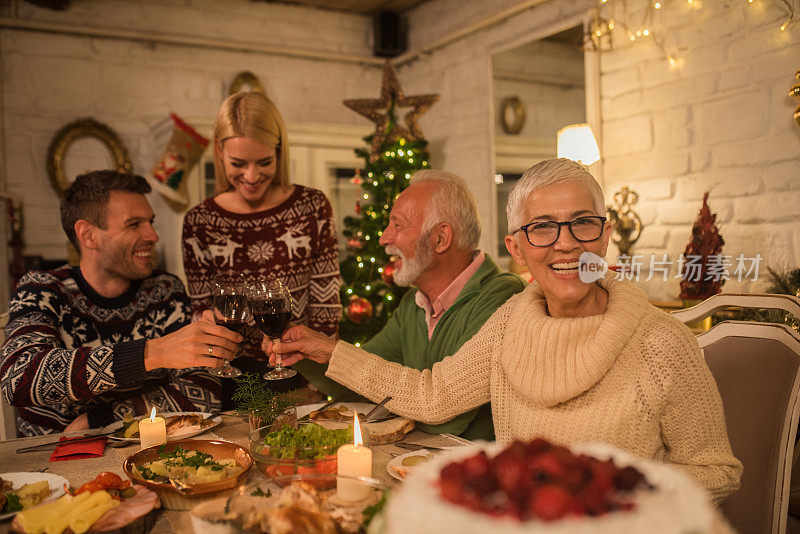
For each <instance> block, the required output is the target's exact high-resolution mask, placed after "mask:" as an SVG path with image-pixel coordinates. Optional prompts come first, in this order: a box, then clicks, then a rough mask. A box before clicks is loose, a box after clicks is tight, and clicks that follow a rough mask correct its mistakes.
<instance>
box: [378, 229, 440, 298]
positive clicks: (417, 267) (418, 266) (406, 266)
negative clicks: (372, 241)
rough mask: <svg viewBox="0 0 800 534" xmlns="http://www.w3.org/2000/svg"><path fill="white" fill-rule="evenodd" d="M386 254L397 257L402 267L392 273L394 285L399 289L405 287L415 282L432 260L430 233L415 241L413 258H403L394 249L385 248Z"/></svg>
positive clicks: (398, 251)
mask: <svg viewBox="0 0 800 534" xmlns="http://www.w3.org/2000/svg"><path fill="white" fill-rule="evenodd" d="M386 252H387V253H388V254H392V255H393V256H398V257H399V258H400V259H401V260H402V262H403V263H402V265H401V266H400V268H399V269H397V271H395V273H394V277H393V279H394V283H395V284H397V285H398V286H400V287H407V286H410V285H411V284H413V283H414V282H416V281H417V278H419V277H420V275H422V273H423V272H425V270H427V269H428V267H430V265H431V261H432V260H433V247H432V246H431V245H430V232H426V233H425V234H424V235H422V236H420V238H419V241H417V246H416V250H415V251H414V252H415V254H414V257H413V258H407V257H405V256H403V254H402V253H401V252H400V250H399V249H397V248H396V247H393V246H391V247H386Z"/></svg>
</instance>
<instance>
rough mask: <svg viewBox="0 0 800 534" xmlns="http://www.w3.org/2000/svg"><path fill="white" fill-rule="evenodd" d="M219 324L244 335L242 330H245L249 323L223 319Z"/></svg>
mask: <svg viewBox="0 0 800 534" xmlns="http://www.w3.org/2000/svg"><path fill="white" fill-rule="evenodd" d="M219 324H220V325H221V326H224V327H225V328H227V329H228V330H233V331H234V332H236V333H237V334H241V335H244V334H243V333H242V330H244V327H245V326H247V321H244V320H241V319H221V320H220V321H219Z"/></svg>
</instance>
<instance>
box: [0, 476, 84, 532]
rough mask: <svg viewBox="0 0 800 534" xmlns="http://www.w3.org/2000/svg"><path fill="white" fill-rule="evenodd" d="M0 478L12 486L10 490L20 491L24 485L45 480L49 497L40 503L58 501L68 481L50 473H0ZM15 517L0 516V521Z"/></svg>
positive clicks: (12, 515) (8, 515) (11, 515)
mask: <svg viewBox="0 0 800 534" xmlns="http://www.w3.org/2000/svg"><path fill="white" fill-rule="evenodd" d="M0 478H2V479H3V480H7V481H8V482H11V483H12V484H13V486H12V487H11V489H14V490H18V489H20V488H21V487H22V486H24V485H25V484H32V483H33V482H39V481H40V480H46V481H47V484H48V486H50V496H49V497H48V498H46V499H45V500H43V501H42V502H50V501H53V500H55V499H58V498H59V497H61V496H62V495H64V484H67V485H69V480H67V479H66V478H64V477H61V476H58V475H54V474H52V473H0ZM15 515H17V512H12V513H10V514H3V515H0V521H2V520H4V519H9V518H11V517H14V516H15Z"/></svg>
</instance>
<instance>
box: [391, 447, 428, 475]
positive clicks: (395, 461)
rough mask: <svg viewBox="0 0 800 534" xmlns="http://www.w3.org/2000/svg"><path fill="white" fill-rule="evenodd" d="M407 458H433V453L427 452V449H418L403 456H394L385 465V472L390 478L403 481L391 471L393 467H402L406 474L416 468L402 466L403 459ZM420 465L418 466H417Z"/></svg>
mask: <svg viewBox="0 0 800 534" xmlns="http://www.w3.org/2000/svg"><path fill="white" fill-rule="evenodd" d="M409 456H427V457H428V458H431V457H433V451H429V450H427V449H420V450H418V451H411V452H407V453H405V454H401V455H400V456H395V457H394V458H392V459H391V460H389V463H388V464H386V472H387V473H389V475H391V476H392V477H394V478H396V479H397V480H404V478H405V477H403V476H400V474H399V473H398V472H397V471H395V470H394V469H392V468H393V467H402V468H403V469H405V470H406V471H407V474H408V473H411V471H413V470H414V468H415V467H416V466H415V465H403V458H408V457H409ZM417 465H420V464H417Z"/></svg>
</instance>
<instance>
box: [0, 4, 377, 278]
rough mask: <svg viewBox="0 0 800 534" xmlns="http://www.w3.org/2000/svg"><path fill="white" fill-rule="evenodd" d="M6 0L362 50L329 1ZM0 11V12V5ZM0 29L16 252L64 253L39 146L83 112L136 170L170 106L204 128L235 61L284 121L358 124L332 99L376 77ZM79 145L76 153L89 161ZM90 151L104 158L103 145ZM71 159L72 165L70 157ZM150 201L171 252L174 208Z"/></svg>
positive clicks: (165, 28) (72, 20)
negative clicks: (17, 212) (19, 214)
mask: <svg viewBox="0 0 800 534" xmlns="http://www.w3.org/2000/svg"><path fill="white" fill-rule="evenodd" d="M16 4H17V12H18V18H20V19H22V20H26V21H31V22H47V23H57V24H61V25H65V26H68V27H69V26H72V27H76V28H86V27H90V28H100V29H112V30H113V29H115V28H117V29H121V31H141V32H146V33H153V34H162V35H174V36H181V37H187V38H197V39H221V40H224V39H230V40H233V41H241V42H245V43H252V44H257V45H270V46H275V47H286V48H288V47H297V48H299V49H301V50H309V51H319V52H325V53H341V54H348V55H357V56H361V57H365V58H370V57H371V48H372V44H371V39H372V37H371V20H370V19H369V18H368V17H365V16H358V15H348V14H343V13H337V12H332V11H322V10H317V9H304V8H300V7H292V6H286V5H280V4H276V5H272V4H270V5H268V4H266V3H263V2H250V1H247V0H226V1H225V2H218V1H214V0H186V1H183V0H181V1H167V2H164V1H161V0H142V1H137V2H128V1H108V2H105V1H104V2H90V3H85V2H84V3H74V4H73V5H72V6H71V7H70V8H69V9H68V10H67V11H66V12H53V11H49V10H43V9H38V8H36V7H34V6H32V5H30V4H28V3H25V2H16ZM0 14H2V15H5V16H8V15H9V7H8V5H7V4H4V5H3V6H2V7H0ZM0 38H1V39H2V42H0V50H1V51H2V52H1V53H2V65H3V73H2V74H3V75H2V84H3V86H2V90H3V105H4V110H3V117H2V120H3V123H4V128H5V140H6V142H5V146H4V147H3V160H4V173H5V178H6V180H5V182H6V183H7V185H8V188H9V189H10V191H11V192H12V193H14V194H16V195H18V196H19V197H20V198H21V199H22V201H23V203H24V206H25V208H24V209H25V232H24V239H25V244H26V248H25V253H26V254H30V255H42V256H44V257H46V258H52V259H56V258H65V257H66V249H65V243H66V238H65V237H64V235H63V232H62V231H61V227H60V222H59V218H58V197H57V195H56V193H55V191H54V190H53V188H52V186H51V185H50V181H49V178H48V176H47V173H46V153H47V146H48V144H49V142H50V140H51V138H52V136H53V135H54V134H55V132H56V131H57V130H58V129H59V128H61V127H62V126H64V125H65V124H67V123H68V122H71V121H73V120H75V119H77V118H81V117H87V116H92V117H94V118H95V119H97V120H99V121H100V122H103V123H105V124H107V125H108V126H109V127H110V128H112V129H113V130H115V131H116V132H117V133H118V134H119V136H120V137H121V139H122V141H123V142H124V144H125V145H126V147H127V149H128V151H129V153H130V156H131V160H132V162H133V167H134V171H135V172H137V173H140V174H145V173H147V172H148V171H149V170H150V168H151V167H152V166H153V164H154V163H155V161H156V159H157V158H158V156H159V155H160V153H161V151H162V150H163V148H164V145H165V144H166V141H167V139H168V136H167V137H165V136H164V135H162V133H163V131H164V122H163V121H164V120H167V121H168V115H169V113H170V112H176V113H177V114H178V115H180V116H181V117H183V118H184V119H186V120H187V122H189V123H190V124H194V125H197V126H202V127H203V128H204V129H207V128H208V126H209V125H210V124H211V123H212V122H213V118H214V116H215V114H216V112H217V109H218V108H219V105H220V103H221V102H222V100H223V99H224V98H225V97H226V96H227V88H228V85H229V84H230V82H231V80H232V78H233V76H234V75H235V74H236V73H238V72H240V71H242V70H250V71H252V72H254V73H255V74H256V75H257V76H259V78H260V79H261V81H262V83H263V84H264V86H265V88H266V91H267V94H268V95H269V96H270V97H271V98H272V99H273V100H274V101H275V102H276V104H277V106H278V108H279V109H280V110H281V113H282V114H283V117H284V119H285V121H286V122H287V123H301V122H315V123H326V122H327V123H334V124H344V125H348V124H350V125H365V123H366V122H367V121H366V120H364V119H363V118H361V117H359V116H358V115H357V114H355V113H353V112H352V111H350V110H349V109H347V108H346V107H345V106H344V105H342V100H344V99H346V98H353V97H360V96H372V95H374V94H376V93H377V90H378V88H379V81H380V69H379V67H375V66H364V65H358V64H354V63H341V62H336V63H334V62H328V61H319V60H313V59H300V58H295V57H288V56H285V55H268V54H261V53H245V52H233V51H223V50H213V49H208V48H193V47H189V46H173V45H156V46H155V47H151V46H147V45H145V44H142V43H137V42H131V41H124V40H112V39H103V38H89V37H78V36H68V35H58V34H49V33H41V32H32V31H20V30H10V29H3V30H2V31H1V32H0ZM167 129H168V127H167ZM206 134H208V132H207V131H206ZM76 146H77V145H76ZM89 155H90V154H87V155H86V157H85V158H83V159H84V161H85V160H88V161H89V162H91V161H98V159H93V158H91V157H89ZM96 156H99V160H102V158H103V157H107V156H105V154H104V153H103V151H102V150H101V151H100V152H99V153H96ZM69 162H70V163H72V164H74V165H73V166H77V167H80V165H81V164H82V163H81V161H80V159H78V160H77V161H76V159H75V158H73V155H70V158H69ZM86 164H87V165H91V163H86ZM78 170H88V169H80V168H79V169H78ZM150 200H151V203H152V204H153V207H154V209H155V211H156V221H157V229H158V231H159V233H160V234H161V235H162V246H161V250H160V254H161V255H162V257H164V256H170V255H171V256H173V257H174V256H175V255H178V256H179V255H180V250H172V249H173V248H175V247H174V240H172V239H164V238H166V237H168V236H171V235H174V234H175V233H176V232H178V231H179V230H178V229H179V228H180V225H181V219H182V215H181V214H176V213H174V212H173V211H172V209H171V208H169V207H168V206H167V205H166V204H165V203H164V202H163V201H162V200H161V199H160V198H159V197H158V196H157V195H155V194H152V195H151V199H150ZM165 241H166V242H167V243H170V245H167V246H165V245H164V244H163V243H164V242H165ZM170 263H172V264H173V265H174V264H175V262H174V261H171V262H170Z"/></svg>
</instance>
